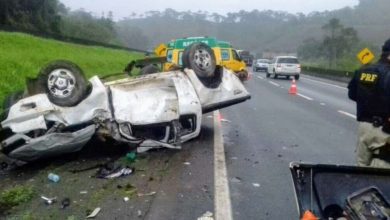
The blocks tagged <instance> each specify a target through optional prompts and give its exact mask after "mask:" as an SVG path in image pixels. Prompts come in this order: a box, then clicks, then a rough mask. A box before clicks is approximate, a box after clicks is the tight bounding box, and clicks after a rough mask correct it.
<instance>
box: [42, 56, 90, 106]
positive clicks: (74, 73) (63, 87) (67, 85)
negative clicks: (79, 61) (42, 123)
mask: <svg viewBox="0 0 390 220" xmlns="http://www.w3.org/2000/svg"><path fill="white" fill-rule="evenodd" d="M39 82H40V86H42V87H43V88H44V90H43V91H46V93H47V95H48V97H49V100H50V101H51V102H52V103H54V104H56V105H59V106H66V107H70V106H75V105H77V104H78V103H79V102H81V101H82V100H83V99H84V98H85V97H86V95H87V90H88V84H87V80H86V79H85V76H84V72H83V71H82V70H81V68H80V67H79V66H77V65H76V64H74V63H72V62H70V61H64V60H58V61H53V62H51V63H49V64H48V65H47V66H45V67H44V68H43V69H42V70H41V71H40V73H39Z"/></svg>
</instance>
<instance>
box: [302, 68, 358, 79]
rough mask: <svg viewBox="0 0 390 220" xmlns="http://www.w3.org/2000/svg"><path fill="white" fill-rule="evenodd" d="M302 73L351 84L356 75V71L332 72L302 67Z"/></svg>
mask: <svg viewBox="0 0 390 220" xmlns="http://www.w3.org/2000/svg"><path fill="white" fill-rule="evenodd" d="M302 73H303V74H306V75H312V76H317V77H322V78H327V79H331V80H336V81H341V82H349V81H350V80H351V78H352V76H353V74H354V71H347V70H345V71H344V70H330V69H324V68H319V67H311V66H302Z"/></svg>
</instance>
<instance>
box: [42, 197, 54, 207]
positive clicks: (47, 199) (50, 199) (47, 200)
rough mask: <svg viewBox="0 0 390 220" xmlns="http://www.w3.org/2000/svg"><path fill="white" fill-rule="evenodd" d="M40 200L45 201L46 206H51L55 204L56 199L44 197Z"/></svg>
mask: <svg viewBox="0 0 390 220" xmlns="http://www.w3.org/2000/svg"><path fill="white" fill-rule="evenodd" d="M41 199H43V200H45V204H46V205H51V204H53V203H55V202H57V197H53V198H48V197H46V196H41Z"/></svg>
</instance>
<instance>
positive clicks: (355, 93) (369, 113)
mask: <svg viewBox="0 0 390 220" xmlns="http://www.w3.org/2000/svg"><path fill="white" fill-rule="evenodd" d="M348 97H349V98H350V99H351V100H353V101H355V102H356V113H357V120H358V121H368V122H370V121H371V120H372V118H373V117H374V116H376V117H381V118H383V119H385V118H386V120H387V118H389V116H390V65H389V64H388V63H385V62H378V63H377V64H374V65H369V66H364V67H362V68H361V69H360V70H357V71H356V72H355V74H354V77H353V78H352V80H351V81H350V82H349V85H348Z"/></svg>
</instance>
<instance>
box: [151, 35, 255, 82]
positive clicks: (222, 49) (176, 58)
mask: <svg viewBox="0 0 390 220" xmlns="http://www.w3.org/2000/svg"><path fill="white" fill-rule="evenodd" d="M193 43H204V44H207V45H208V46H209V47H211V48H212V50H213V51H214V55H215V60H216V64H217V65H219V66H224V67H226V68H228V69H230V70H232V71H233V72H234V73H235V74H236V75H237V76H238V77H239V78H240V79H241V80H246V79H247V78H248V72H247V70H246V64H245V63H244V62H243V61H242V60H241V59H240V57H239V56H238V53H237V51H236V50H235V49H234V48H233V47H232V45H231V44H230V43H228V42H226V41H219V40H217V39H215V38H209V37H189V38H181V39H176V40H172V41H170V42H169V43H168V44H160V45H159V46H158V47H156V49H155V53H156V55H157V56H159V57H166V62H165V63H164V64H163V67H162V69H163V71H168V70H171V69H172V68H175V67H181V66H183V63H182V57H183V53H184V49H185V48H186V47H188V46H190V45H191V44H193Z"/></svg>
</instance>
